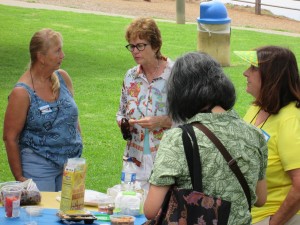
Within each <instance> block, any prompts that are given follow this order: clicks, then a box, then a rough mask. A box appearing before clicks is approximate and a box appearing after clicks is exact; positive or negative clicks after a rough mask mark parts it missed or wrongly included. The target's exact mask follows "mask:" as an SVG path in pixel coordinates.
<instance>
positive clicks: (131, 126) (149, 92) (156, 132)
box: [117, 17, 173, 190]
mask: <svg viewBox="0 0 300 225" xmlns="http://www.w3.org/2000/svg"><path fill="white" fill-rule="evenodd" d="M125 38H126V40H127V42H128V44H127V45H126V46H125V47H126V48H127V50H128V51H129V52H130V53H131V56H132V57H133V59H134V61H135V62H136V63H137V65H135V66H134V67H133V68H131V69H129V70H128V71H127V73H126V75H125V78H124V81H123V87H122V91H121V97H120V105H119V111H118V112H117V123H118V125H119V126H120V127H121V131H124V130H125V133H124V132H123V137H124V139H125V140H126V141H127V144H126V147H125V151H124V159H125V160H132V161H133V162H134V163H135V164H134V165H133V166H134V168H133V169H134V170H135V171H136V179H137V181H139V182H140V183H141V187H142V188H143V189H145V190H148V188H149V183H148V178H149V175H150V173H151V170H152V166H153V162H154V160H155V156H156V152H157V149H158V146H159V143H160V139H161V138H162V135H163V132H164V131H165V130H166V129H168V128H170V127H171V125H172V123H171V120H170V118H169V117H168V115H167V109H166V99H167V96H166V83H167V80H168V78H169V76H170V73H171V68H172V66H173V62H172V61H171V60H170V59H169V58H166V57H164V56H163V55H162V54H161V46H162V38H161V33H160V30H159V28H158V26H157V24H156V23H155V21H154V19H152V18H147V17H146V18H144V17H139V18H136V19H134V20H133V21H132V22H131V23H130V24H129V26H128V27H127V29H126V32H125ZM126 120H127V122H125V123H122V121H126ZM125 125H126V126H125ZM126 131H128V132H126ZM125 163H126V162H125Z"/></svg>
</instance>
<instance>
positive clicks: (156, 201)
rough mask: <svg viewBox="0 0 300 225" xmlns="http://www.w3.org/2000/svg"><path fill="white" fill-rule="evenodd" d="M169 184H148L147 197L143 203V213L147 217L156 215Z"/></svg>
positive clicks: (151, 217) (150, 217)
mask: <svg viewBox="0 0 300 225" xmlns="http://www.w3.org/2000/svg"><path fill="white" fill-rule="evenodd" d="M169 188H170V186H155V185H152V184H150V188H149V192H148V195H147V199H146V201H145V204H144V214H145V216H146V218H147V219H154V218H155V216H156V215H157V213H158V211H159V209H160V207H161V205H162V203H163V201H164V199H165V196H166V194H167V192H168V190H169Z"/></svg>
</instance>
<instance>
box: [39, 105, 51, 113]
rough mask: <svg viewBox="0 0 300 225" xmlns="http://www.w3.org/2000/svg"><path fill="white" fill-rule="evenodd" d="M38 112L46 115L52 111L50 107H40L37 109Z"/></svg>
mask: <svg viewBox="0 0 300 225" xmlns="http://www.w3.org/2000/svg"><path fill="white" fill-rule="evenodd" d="M39 110H40V112H41V113H42V114H46V113H50V112H52V109H51V107H50V106H49V105H44V106H41V107H40V108H39Z"/></svg>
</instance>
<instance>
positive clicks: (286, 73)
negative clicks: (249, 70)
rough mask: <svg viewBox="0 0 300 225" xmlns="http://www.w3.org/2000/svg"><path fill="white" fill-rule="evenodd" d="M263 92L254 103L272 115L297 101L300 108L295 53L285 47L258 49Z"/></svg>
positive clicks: (299, 88)
mask: <svg viewBox="0 0 300 225" xmlns="http://www.w3.org/2000/svg"><path fill="white" fill-rule="evenodd" d="M256 51H257V58H258V70H259V72H260V75H261V90H260V93H259V96H258V97H257V99H256V100H255V101H254V104H255V105H258V106H259V107H261V108H262V109H263V110H265V111H266V112H268V113H270V114H277V113H278V112H279V110H280V109H281V108H282V107H284V106H286V105H288V104H289V103H290V102H293V101H295V102H296V107H297V108H300V77H299V70H298V65H297V60H296V57H295V55H294V53H293V52H292V51H291V50H289V49H287V48H284V47H279V46H271V45H270V46H264V47H260V48H257V49H256Z"/></svg>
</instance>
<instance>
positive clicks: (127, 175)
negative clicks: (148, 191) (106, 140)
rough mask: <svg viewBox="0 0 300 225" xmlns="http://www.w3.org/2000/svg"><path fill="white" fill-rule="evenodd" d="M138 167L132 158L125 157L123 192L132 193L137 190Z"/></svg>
mask: <svg viewBox="0 0 300 225" xmlns="http://www.w3.org/2000/svg"><path fill="white" fill-rule="evenodd" d="M135 168H136V165H135V163H134V162H133V161H132V158H131V157H123V169H122V176H121V189H122V191H130V190H134V188H135V181H136V170H135Z"/></svg>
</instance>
